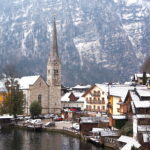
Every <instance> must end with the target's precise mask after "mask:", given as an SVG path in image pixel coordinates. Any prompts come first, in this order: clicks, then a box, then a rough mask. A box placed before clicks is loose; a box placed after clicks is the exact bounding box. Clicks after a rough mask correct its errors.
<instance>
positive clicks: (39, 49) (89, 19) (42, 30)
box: [0, 0, 150, 84]
mask: <svg viewBox="0 0 150 150" xmlns="http://www.w3.org/2000/svg"><path fill="white" fill-rule="evenodd" d="M54 16H56V22H57V30H58V43H59V53H60V56H61V61H62V79H63V83H67V84H73V83H76V82H78V83H80V82H82V83H86V82H88V83H94V82H106V81H107V82H109V81H124V80H125V79H128V78H129V76H130V75H132V74H133V73H135V72H137V71H139V67H140V65H141V64H142V63H143V61H144V59H145V57H146V56H148V55H149V49H150V45H149V43H150V2H149V1H148V0H101V1H99V0H92V1H91V0H13V1H12V0H1V1H0V57H1V59H0V64H1V66H4V65H5V64H6V63H12V62H13V63H14V64H17V67H18V69H19V70H20V72H21V73H22V74H23V75H27V74H28V75H30V74H37V73H39V74H42V75H45V74H46V63H47V59H48V55H49V52H50V47H51V43H50V35H51V31H52V26H51V25H52V20H53V17H54Z"/></svg>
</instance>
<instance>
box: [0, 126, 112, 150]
mask: <svg viewBox="0 0 150 150" xmlns="http://www.w3.org/2000/svg"><path fill="white" fill-rule="evenodd" d="M0 150H111V149H109V148H99V147H95V146H94V145H93V144H90V143H86V142H82V141H80V140H79V139H77V138H73V137H70V136H67V135H63V134H59V133H53V132H32V131H27V130H22V129H10V128H6V129H2V130H1V131H0Z"/></svg>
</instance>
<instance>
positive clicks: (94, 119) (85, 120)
mask: <svg viewBox="0 0 150 150" xmlns="http://www.w3.org/2000/svg"><path fill="white" fill-rule="evenodd" d="M100 121H101V122H105V123H108V122H109V120H108V117H81V121H80V122H81V123H95V122H96V123H99V122H100Z"/></svg>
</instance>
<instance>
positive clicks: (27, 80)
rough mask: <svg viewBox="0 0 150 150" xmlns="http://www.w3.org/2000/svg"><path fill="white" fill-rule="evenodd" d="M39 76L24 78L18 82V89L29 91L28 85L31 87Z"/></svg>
mask: <svg viewBox="0 0 150 150" xmlns="http://www.w3.org/2000/svg"><path fill="white" fill-rule="evenodd" d="M39 77H40V75H36V76H25V77H22V78H21V79H20V80H19V84H20V89H29V86H30V85H33V84H34V83H35V82H36V80H37V79H38V78H39Z"/></svg>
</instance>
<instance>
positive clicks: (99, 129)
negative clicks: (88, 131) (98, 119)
mask: <svg viewBox="0 0 150 150" xmlns="http://www.w3.org/2000/svg"><path fill="white" fill-rule="evenodd" d="M103 130H104V128H92V133H99V132H101V131H103Z"/></svg>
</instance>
